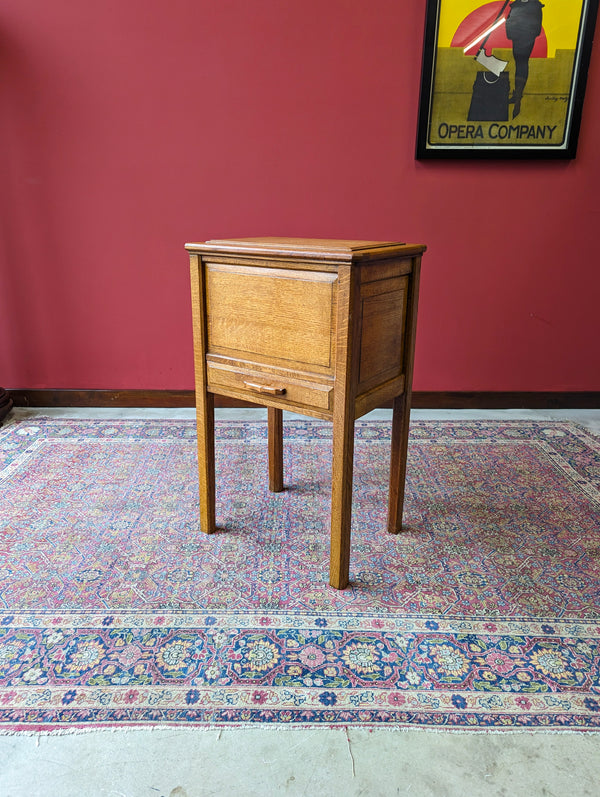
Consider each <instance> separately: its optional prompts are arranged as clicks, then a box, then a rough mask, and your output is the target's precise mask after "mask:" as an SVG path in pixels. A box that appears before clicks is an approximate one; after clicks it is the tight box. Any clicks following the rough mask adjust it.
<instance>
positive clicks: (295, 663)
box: [0, 418, 600, 731]
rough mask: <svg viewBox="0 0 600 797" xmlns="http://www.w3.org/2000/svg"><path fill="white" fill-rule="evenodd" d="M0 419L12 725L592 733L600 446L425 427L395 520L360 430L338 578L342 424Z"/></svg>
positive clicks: (508, 432) (517, 431)
mask: <svg viewBox="0 0 600 797" xmlns="http://www.w3.org/2000/svg"><path fill="white" fill-rule="evenodd" d="M284 434H285V439H284V442H285V483H286V490H285V491H284V492H283V493H280V494H273V493H270V492H269V490H268V484H267V482H268V480H267V476H266V471H267V447H266V424H262V423H258V422H219V423H217V431H216V438H217V439H216V455H217V523H218V526H219V530H218V532H217V533H216V534H213V535H210V536H205V535H202V534H201V533H200V532H199V531H198V498H197V484H198V482H197V472H196V447H195V425H194V423H193V422H185V421H111V422H107V421H98V420H90V421H85V420H77V421H71V420H53V419H45V418H41V419H34V420H25V421H21V422H12V423H9V424H8V425H6V426H5V427H3V428H2V429H0V731H1V730H4V731H10V730H19V729H30V730H40V729H44V730H50V731H52V730H64V729H65V728H83V727H90V728H98V727H102V726H106V727H111V726H112V727H125V726H157V725H184V724H186V725H197V726H203V727H207V726H211V727H219V726H242V725H246V724H249V725H250V724H253V723H271V724H276V725H280V724H286V725H290V726H296V727H297V726H319V725H321V726H335V725H357V726H362V727H390V728H399V727H421V728H431V727H439V728H443V729H452V728H454V729H475V730H481V729H495V730H499V729H515V728H520V729H535V728H542V729H548V730H556V729H579V730H585V731H590V730H598V729H600V441H599V440H598V439H597V438H595V437H593V436H592V435H591V434H589V433H588V432H586V431H585V430H583V429H581V428H579V427H578V426H576V425H573V424H568V423H562V422H552V423H540V422H517V421H514V422H503V423H499V422H482V421H479V422H461V423H457V422H415V423H413V424H412V426H411V438H410V444H409V463H408V475H407V496H406V507H405V525H406V529H405V531H404V532H403V533H402V534H400V535H397V536H395V535H390V534H388V533H387V532H386V531H385V520H386V511H387V507H386V496H387V478H388V470H389V439H390V425H389V424H388V423H385V422H374V421H364V422H358V423H357V425H356V444H355V447H356V451H355V476H354V497H353V520H352V524H353V529H352V553H351V585H350V587H349V589H347V590H345V591H343V592H338V591H336V590H333V589H331V588H330V587H329V586H328V583H327V580H328V564H329V489H330V468H331V426H330V425H328V424H325V423H321V422H315V421H308V420H307V421H289V422H288V423H286V425H285V432H284Z"/></svg>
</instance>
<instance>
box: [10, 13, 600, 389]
mask: <svg viewBox="0 0 600 797" xmlns="http://www.w3.org/2000/svg"><path fill="white" fill-rule="evenodd" d="M424 7H425V3H424V0H402V2H400V1H399V0H372V2H370V3H365V2H363V0H327V2H324V1H323V0H285V2H283V0H252V1H251V2H250V0H211V2H208V0H169V1H168V2H167V0H101V2H96V3H90V2H75V1H74V0H52V2H48V0H4V2H3V3H2V5H1V6H0V163H1V164H2V172H1V186H2V190H1V192H0V202H1V207H0V289H1V292H0V384H1V385H3V386H4V387H6V388H56V389H59V388H74V389H88V388H89V389H93V388H106V389H127V388H148V389H152V388H163V389H185V388H191V387H192V385H193V379H192V347H191V320H190V312H189V296H188V291H189V286H188V266H187V256H186V253H185V251H184V249H183V244H184V242H186V241H190V240H204V239H206V238H214V237H224V236H225V237H233V236H243V235H291V236H309V237H319V236H321V237H360V238H373V239H387V240H390V239H391V240H398V239H401V240H408V241H413V242H420V243H421V242H422V243H426V244H428V247H429V250H428V252H427V254H426V256H425V260H424V274H423V283H422V292H421V305H420V315H419V328H418V341H417V362H416V374H415V388H416V389H417V390H444V391H445V390H448V391H453V390H468V391H470V390H486V391H487V390H600V344H599V338H600V335H599V327H600V321H599V317H600V313H599V309H598V305H599V298H600V279H599V273H600V268H599V263H598V258H597V254H596V252H597V240H598V233H599V232H600V229H599V228H600V199H599V197H600V193H599V191H600V188H599V186H600V146H599V145H598V142H599V133H600V131H599V126H600V54H599V53H598V52H595V53H594V54H593V57H592V65H591V69H590V73H589V81H588V91H587V97H586V103H585V108H584V115H583V124H582V130H581V136H580V144H579V154H578V157H577V159H576V160H575V161H571V162H564V163H552V162H546V163H544V162H537V163H528V162H524V163H520V162H513V163H508V164H500V163H496V164H494V163H477V162H441V163H436V162H427V163H424V162H416V161H415V160H414V155H413V153H414V139H415V127H416V117H417V105H418V93H419V78H420V67H421V64H420V61H421V42H422V33H423V23H424Z"/></svg>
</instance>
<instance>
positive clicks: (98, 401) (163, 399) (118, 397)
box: [7, 390, 600, 410]
mask: <svg viewBox="0 0 600 797" xmlns="http://www.w3.org/2000/svg"><path fill="white" fill-rule="evenodd" d="M7 392H8V395H9V396H10V399H12V401H13V403H14V405H15V407H148V408H150V407H156V408H158V407H164V408H178V407H193V406H194V391H193V390H9V391H7ZM215 404H216V406H217V407H252V406H255V405H253V404H250V403H247V402H241V401H238V400H236V399H229V398H226V397H224V396H217V397H216V398H215ZM384 406H389V405H384ZM412 406H413V407H414V408H415V409H558V410H561V409H594V410H595V409H600V392H595V391H586V392H584V391H574V392H556V391H545V392H541V391H540V392H522V391H521V392H518V391H512V392H490V391H477V392H461V391H454V392H448V391H415V392H414V393H413V400H412Z"/></svg>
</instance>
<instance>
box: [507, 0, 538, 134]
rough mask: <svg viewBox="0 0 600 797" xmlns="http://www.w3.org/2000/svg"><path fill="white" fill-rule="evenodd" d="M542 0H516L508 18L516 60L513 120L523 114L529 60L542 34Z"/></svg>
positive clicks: (508, 32) (508, 33)
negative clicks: (522, 102) (522, 100)
mask: <svg viewBox="0 0 600 797" xmlns="http://www.w3.org/2000/svg"><path fill="white" fill-rule="evenodd" d="M543 7H544V6H543V4H542V3H540V0H514V2H513V3H511V4H510V11H509V14H508V17H507V18H506V36H507V38H509V39H510V40H511V41H512V45H513V56H514V59H515V89H514V91H513V93H512V96H511V97H510V99H509V103H512V104H513V106H514V107H513V119H514V118H515V116H518V115H519V113H520V112H521V99H522V97H523V92H524V90H525V85H526V83H527V79H528V78H529V58H530V56H531V53H532V51H533V45H534V44H535V40H536V39H537V37H538V36H539V35H540V33H541V32H542V8H543Z"/></svg>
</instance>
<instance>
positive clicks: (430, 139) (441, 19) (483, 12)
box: [417, 0, 599, 158]
mask: <svg viewBox="0 0 600 797" xmlns="http://www.w3.org/2000/svg"><path fill="white" fill-rule="evenodd" d="M598 2H599V0H545V2H543V3H542V2H540V0H493V2H484V1H483V2H482V0H427V18H426V24H425V44H424V50H423V72H422V79H421V100H420V108H419V124H418V132H417V158H450V157H459V158H476V157H479V158H574V157H575V153H576V149H577V138H578V135H579V127H580V122H581V112H582V107H583V97H584V93H585V84H586V79H587V70H588V65H589V60H590V53H591V49H592V39H593V34H594V26H595V22H596V16H597V12H598Z"/></svg>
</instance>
